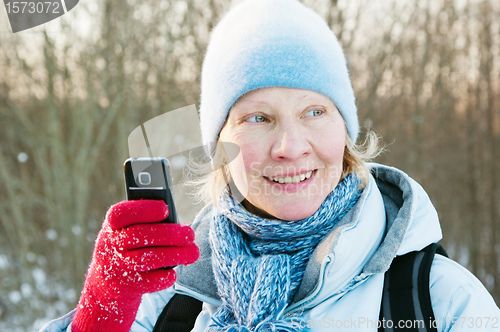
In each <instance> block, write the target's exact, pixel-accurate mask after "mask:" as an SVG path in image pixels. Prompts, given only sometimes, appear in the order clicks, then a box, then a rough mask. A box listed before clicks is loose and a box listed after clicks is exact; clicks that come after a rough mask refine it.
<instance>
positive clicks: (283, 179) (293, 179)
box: [265, 170, 315, 184]
mask: <svg viewBox="0 0 500 332" xmlns="http://www.w3.org/2000/svg"><path fill="white" fill-rule="evenodd" d="M314 172H315V170H313V171H309V172H307V173H303V174H299V175H294V176H278V177H272V176H265V178H267V179H269V180H271V181H273V182H275V183H280V184H293V183H300V182H304V181H307V179H309V178H310V177H311V176H312V175H313V173H314Z"/></svg>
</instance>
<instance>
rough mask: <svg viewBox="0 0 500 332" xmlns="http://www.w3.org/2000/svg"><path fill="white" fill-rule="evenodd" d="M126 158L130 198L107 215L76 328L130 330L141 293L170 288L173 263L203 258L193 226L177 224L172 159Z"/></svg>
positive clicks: (100, 233) (78, 330) (190, 261)
mask: <svg viewBox="0 0 500 332" xmlns="http://www.w3.org/2000/svg"><path fill="white" fill-rule="evenodd" d="M128 161H130V162H129V163H127V162H128ZM127 162H126V163H125V183H126V186H127V197H128V198H129V199H130V200H129V201H123V202H120V203H118V204H115V205H113V206H112V207H111V208H110V209H109V210H108V212H107V213H106V219H105V220H104V223H103V226H102V229H101V231H100V232H99V234H98V236H97V240H96V244H95V248H94V254H93V257H92V262H91V264H90V267H89V269H88V271H87V274H86V279H85V285H84V288H83V291H82V295H81V297H80V300H79V302H78V305H77V311H76V314H75V317H74V319H73V322H72V323H71V329H72V331H74V332H84V331H85V332H88V331H114V332H128V331H130V328H131V326H132V324H133V322H134V319H135V316H136V314H137V310H138V309H139V305H140V303H141V298H142V294H144V293H152V292H157V291H160V290H162V289H165V288H168V287H170V286H172V285H173V283H174V282H175V279H176V274H175V271H174V269H172V268H171V267H172V266H175V265H180V264H183V265H187V264H191V263H194V262H195V261H196V260H197V259H198V256H199V249H198V247H197V246H196V244H195V243H194V231H193V229H192V228H191V227H189V226H186V225H180V224H178V223H176V221H177V217H176V215H175V208H174V205H173V197H172V192H171V190H170V188H171V182H170V183H169V180H168V179H169V177H168V176H169V166H168V161H167V163H165V161H164V160H163V161H162V160H157V159H155V160H151V159H147V160H127ZM127 167H129V168H127ZM134 170H139V172H137V173H135V172H134ZM146 173H147V174H148V175H145V174H146ZM141 176H142V177H141ZM172 212H173V213H172ZM165 267H170V268H165Z"/></svg>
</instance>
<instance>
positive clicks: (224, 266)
mask: <svg viewBox="0 0 500 332" xmlns="http://www.w3.org/2000/svg"><path fill="white" fill-rule="evenodd" d="M359 185H360V180H359V178H358V177H357V176H356V175H354V174H350V175H348V176H347V177H346V178H344V180H343V181H341V182H340V183H339V184H338V185H337V187H336V188H335V189H334V190H333V191H332V192H331V193H330V194H329V195H328V196H327V197H326V199H325V200H324V201H323V203H322V204H321V206H320V207H319V209H318V210H317V211H316V212H315V213H314V214H313V215H312V216H310V217H308V218H305V219H302V220H297V221H282V220H275V219H264V218H261V217H258V216H256V215H253V214H251V213H250V212H248V211H247V210H245V208H244V207H243V206H242V205H241V204H240V203H238V202H236V201H234V199H233V198H232V196H231V194H230V193H229V192H228V190H227V189H226V190H224V191H223V192H222V194H221V196H220V197H219V200H218V206H217V210H216V211H215V213H214V216H213V219H212V221H211V225H210V234H209V238H210V245H211V248H212V265H213V271H214V275H215V280H216V283H217V288H218V292H219V295H220V297H221V299H222V305H221V306H220V307H219V309H218V310H217V312H216V313H215V314H214V315H213V317H212V321H213V322H212V323H211V324H210V326H209V331H211V332H215V331H225V332H240V331H241V332H247V331H252V332H265V331H276V332H278V331H283V332H285V331H286V332H290V331H300V324H297V320H296V319H295V320H294V321H293V322H294V323H292V320H291V318H284V317H283V311H284V310H285V308H286V306H287V305H288V304H289V303H290V302H291V300H292V298H293V296H294V295H295V292H296V291H297V289H298V287H299V285H300V282H301V281H302V277H303V275H304V271H305V268H306V264H307V262H308V260H309V257H310V256H311V254H312V252H313V251H314V249H315V248H316V246H317V245H318V243H319V242H320V241H321V240H322V239H323V238H324V236H325V235H326V234H328V233H329V232H330V231H331V230H332V228H333V226H334V225H335V224H336V223H337V222H338V221H339V220H340V219H341V218H342V217H344V216H345V214H346V213H347V212H348V211H349V210H350V209H351V208H352V207H353V206H354V204H355V203H356V202H357V201H358V199H359V197H360V196H361V191H359V190H358V189H357V188H358V187H359Z"/></svg>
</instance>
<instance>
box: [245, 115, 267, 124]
mask: <svg viewBox="0 0 500 332" xmlns="http://www.w3.org/2000/svg"><path fill="white" fill-rule="evenodd" d="M247 121H248V122H257V123H259V122H265V121H266V118H265V117H263V116H262V115H256V116H252V117H251V118H248V119H247Z"/></svg>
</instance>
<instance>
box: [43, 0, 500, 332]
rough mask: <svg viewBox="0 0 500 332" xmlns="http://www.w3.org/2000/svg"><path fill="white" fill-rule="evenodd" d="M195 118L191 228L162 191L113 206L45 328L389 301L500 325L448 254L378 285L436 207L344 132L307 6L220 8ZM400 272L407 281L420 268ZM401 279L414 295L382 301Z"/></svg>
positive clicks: (338, 67) (123, 325) (332, 47)
mask: <svg viewBox="0 0 500 332" xmlns="http://www.w3.org/2000/svg"><path fill="white" fill-rule="evenodd" d="M200 127H201V132H202V137H203V142H204V144H206V145H207V146H208V147H209V149H208V158H210V159H211V160H210V163H211V164H212V166H214V165H215V167H214V168H217V167H218V166H222V167H221V168H220V169H219V170H218V171H216V172H213V173H211V174H209V175H208V176H206V177H205V178H204V179H202V180H200V181H199V183H202V184H203V186H202V188H201V192H202V193H203V194H204V195H205V196H207V197H208V196H209V197H210V199H209V203H208V204H207V205H206V206H205V207H204V208H203V209H202V211H200V213H199V214H198V215H197V217H196V219H195V220H194V222H193V224H192V228H191V227H189V226H180V225H175V224H174V225H172V224H158V223H157V222H158V221H160V220H163V219H164V218H165V217H166V215H168V209H166V206H165V205H164V204H163V205H162V204H161V202H155V203H158V204H153V203H152V202H149V203H148V202H146V201H129V202H122V203H118V204H116V205H114V206H113V207H111V209H110V210H109V211H108V214H107V216H106V220H105V222H104V225H103V228H102V230H101V233H100V235H99V237H98V239H97V242H96V248H95V251H94V258H93V261H92V263H91V266H90V268H89V273H88V275H87V280H86V283H85V286H84V290H83V292H82V296H81V297H80V301H79V304H78V306H77V309H76V311H75V312H74V313H71V314H69V315H68V316H67V317H65V318H63V319H61V320H60V321H59V322H56V323H52V325H50V324H49V327H48V328H47V329H46V330H45V331H59V330H60V329H57V328H55V327H56V326H57V324H59V326H64V327H63V328H64V329H65V328H66V326H68V325H69V324H70V322H71V324H70V328H69V329H68V330H67V331H69V330H70V329H72V331H73V332H75V331H78V332H80V331H82V332H83V331H118V332H126V331H134V332H139V331H140V332H144V331H155V332H156V331H183V332H184V331H194V332H201V331H211V332H223V331H225V332H271V331H272V332H299V331H307V330H309V331H320V330H324V329H323V328H329V327H331V325H326V324H327V322H329V321H332V322H333V320H335V321H338V322H358V321H359V322H361V318H363V321H364V322H365V325H361V323H359V324H358V323H352V324H354V325H349V324H348V325H341V326H339V325H338V324H336V325H335V327H336V328H338V329H339V330H348V329H353V328H354V329H356V330H358V327H359V330H366V331H375V330H377V329H379V330H381V331H383V330H384V328H385V327H386V325H384V326H383V327H382V326H381V324H380V323H381V322H380V321H379V318H380V317H385V314H386V313H387V311H386V307H388V306H389V307H390V309H391V310H394V311H393V312H394V313H395V314H397V313H399V312H401V311H403V312H404V311H409V310H411V312H412V313H413V312H414V311H415V315H417V319H421V320H422V321H421V322H420V323H419V324H418V325H419V326H420V325H421V324H424V323H425V325H427V327H428V328H429V331H436V327H438V329H437V330H438V331H449V330H451V329H452V328H454V327H455V326H454V323H453V324H449V323H450V322H454V321H453V319H456V318H457V317H463V318H473V321H476V320H474V319H476V318H481V317H488V318H490V319H491V321H492V323H491V324H490V326H488V328H490V329H489V330H493V329H498V320H499V319H500V311H499V310H498V308H497V307H496V305H495V303H494V301H493V299H492V297H491V296H490V295H489V294H488V292H487V291H486V289H485V288H484V287H483V285H482V284H481V283H480V282H479V281H478V280H477V279H476V278H475V277H474V276H473V275H472V274H471V273H470V272H468V271H467V270H466V269H464V268H463V267H461V266H459V265H458V264H456V263H454V262H453V261H451V260H449V259H447V258H445V257H444V256H442V257H441V256H439V255H438V256H436V257H435V258H433V257H431V260H426V261H428V262H429V264H430V265H432V266H429V270H428V271H427V272H428V273H427V274H426V275H424V278H428V281H429V282H428V284H427V285H424V287H425V288H422V287H419V288H418V292H417V288H414V289H413V290H411V288H409V287H406V286H405V287H401V290H400V289H399V288H393V287H392V285H393V284H392V283H389V284H388V285H385V283H386V282H387V279H391V280H392V279H396V283H397V282H398V281H401V280H399V279H400V278H394V277H393V274H390V276H391V278H386V275H387V274H386V272H387V271H388V270H389V271H391V270H392V271H394V270H393V267H391V268H390V269H389V267H390V266H391V265H393V260H394V258H395V256H404V255H406V254H408V253H410V252H414V251H417V252H419V251H421V250H422V249H423V248H425V247H428V246H430V245H432V244H433V243H435V242H437V241H439V240H440V238H441V229H440V226H439V221H438V217H437V213H436V211H435V209H434V207H433V206H432V203H431V202H430V200H429V198H428V196H427V194H426V193H425V191H424V190H423V189H422V187H421V186H420V185H418V184H417V183H416V182H415V181H414V180H413V179H411V178H410V177H409V176H408V175H406V174H405V173H403V172H402V171H400V170H397V169H395V168H392V167H387V166H383V165H378V164H367V163H366V161H367V160H368V159H370V158H372V157H374V156H376V155H377V153H379V152H380V149H379V148H378V147H377V142H378V141H377V137H376V135H375V134H373V133H369V134H368V135H367V140H366V142H365V144H364V147H363V145H361V147H360V146H358V145H356V144H355V142H356V141H357V139H358V134H359V124H358V117H357V109H356V105H355V99H354V92H353V89H352V86H351V82H350V79H349V75H348V71H347V66H346V60H345V58H344V54H343V51H342V48H341V47H340V45H339V43H338V41H337V39H336V37H335V36H334V34H333V32H332V31H331V30H330V29H329V27H328V26H327V24H326V23H325V22H324V21H323V20H322V19H321V18H320V17H319V16H318V15H317V14H316V13H315V12H314V11H312V10H311V9H309V8H307V7H306V6H305V5H303V4H302V3H300V2H299V1H297V0H248V1H245V2H243V3H242V4H240V5H238V6H236V7H235V8H233V9H232V10H231V11H230V12H229V13H228V14H227V16H225V17H224V18H223V19H222V21H221V22H220V23H219V24H218V25H217V26H216V28H215V29H214V30H213V32H212V34H211V39H210V44H209V46H208V50H207V53H206V56H205V60H204V63H203V69H202V81H201V105H200ZM230 146H237V147H238V151H239V153H238V154H237V157H236V159H234V160H232V159H233V158H232V156H228V155H227V151H228V150H229V149H228V148H229V147H230ZM229 160H232V161H231V162H228V161H229ZM195 172H196V171H195ZM193 230H194V233H192V231H193ZM193 238H194V243H193V242H192V241H193ZM148 245H150V246H152V247H148ZM198 249H199V252H198ZM198 254H199V256H200V259H197V258H198ZM406 257H408V256H406ZM419 257H421V256H419ZM403 258H404V257H403ZM398 262H400V260H399V259H398V260H397V261H396V263H398ZM403 262H404V260H403ZM172 265H177V267H176V269H175V272H174V271H173V270H172V269H169V270H162V269H160V267H161V266H172ZM407 265H409V266H413V265H414V264H413V263H411V264H407ZM396 266H398V265H397V264H396ZM392 271H391V272H392ZM429 271H430V272H429ZM404 272H407V271H404ZM407 274H408V278H407V279H408V280H402V281H403V282H407V281H410V282H411V281H413V280H414V279H421V278H420V275H419V278H414V276H415V275H414V274H413V273H412V272H411V271H410V273H407ZM176 277H177V279H176V281H175V284H174V280H175V278H176ZM403 279H404V278H403ZM391 282H394V281H391ZM422 284H423V283H422ZM170 286H172V287H170ZM419 286H422V285H421V283H419ZM408 289H410V291H409V290H408ZM149 292H152V293H153V294H146V295H144V296H142V297H141V295H142V294H144V293H149ZM408 292H409V293H411V294H410V295H409V296H410V300H411V301H409V302H410V305H409V306H403V305H400V303H398V302H397V301H396V302H392V301H393V299H400V298H402V299H408V296H405V294H406V293H408ZM414 293H418V296H420V293H422V294H423V295H422V296H427V300H428V301H427V302H425V303H427V304H428V307H423V306H422V307H421V306H420V305H419V304H418V303H419V300H415V301H413V300H414V299H417V297H411V296H412V295H413V294H414ZM179 294H182V295H184V297H182V296H178V295H179ZM387 294H389V295H387ZM394 294H396V295H395V297H393V295H394ZM406 295H407V294H406ZM388 296H390V298H389V299H390V301H391V302H390V303H389V305H385V304H386V303H387V302H386V301H387V300H386V299H387V297H388ZM179 299H180V300H179ZM382 299H384V305H383V304H382ZM179 301H180V302H179ZM200 302H202V303H203V304H201V303H200ZM192 303H197V304H195V305H192ZM416 303H417V304H416ZM412 304H414V306H415V308H413V307H412ZM196 306H197V307H196ZM191 311H192V312H191ZM189 312H191V313H189ZM160 313H161V315H160ZM381 313H382V314H383V315H381ZM391 317H392V316H391ZM134 319H135V321H134ZM495 319H496V320H495ZM311 321H314V322H316V321H319V322H324V323H325V325H322V324H319V325H316V324H314V325H311V324H310V323H309V322H311ZM382 321H383V320H382ZM424 321H425V322H424ZM370 322H371V323H370ZM495 322H496V323H495ZM399 323H400V322H391V324H387V327H389V328H391V327H392V326H394V325H396V324H397V325H398V326H401V324H399ZM389 325H390V326H389ZM437 325H438V326H437ZM49 328H52V329H49ZM470 330H474V326H472V327H471V328H470Z"/></svg>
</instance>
